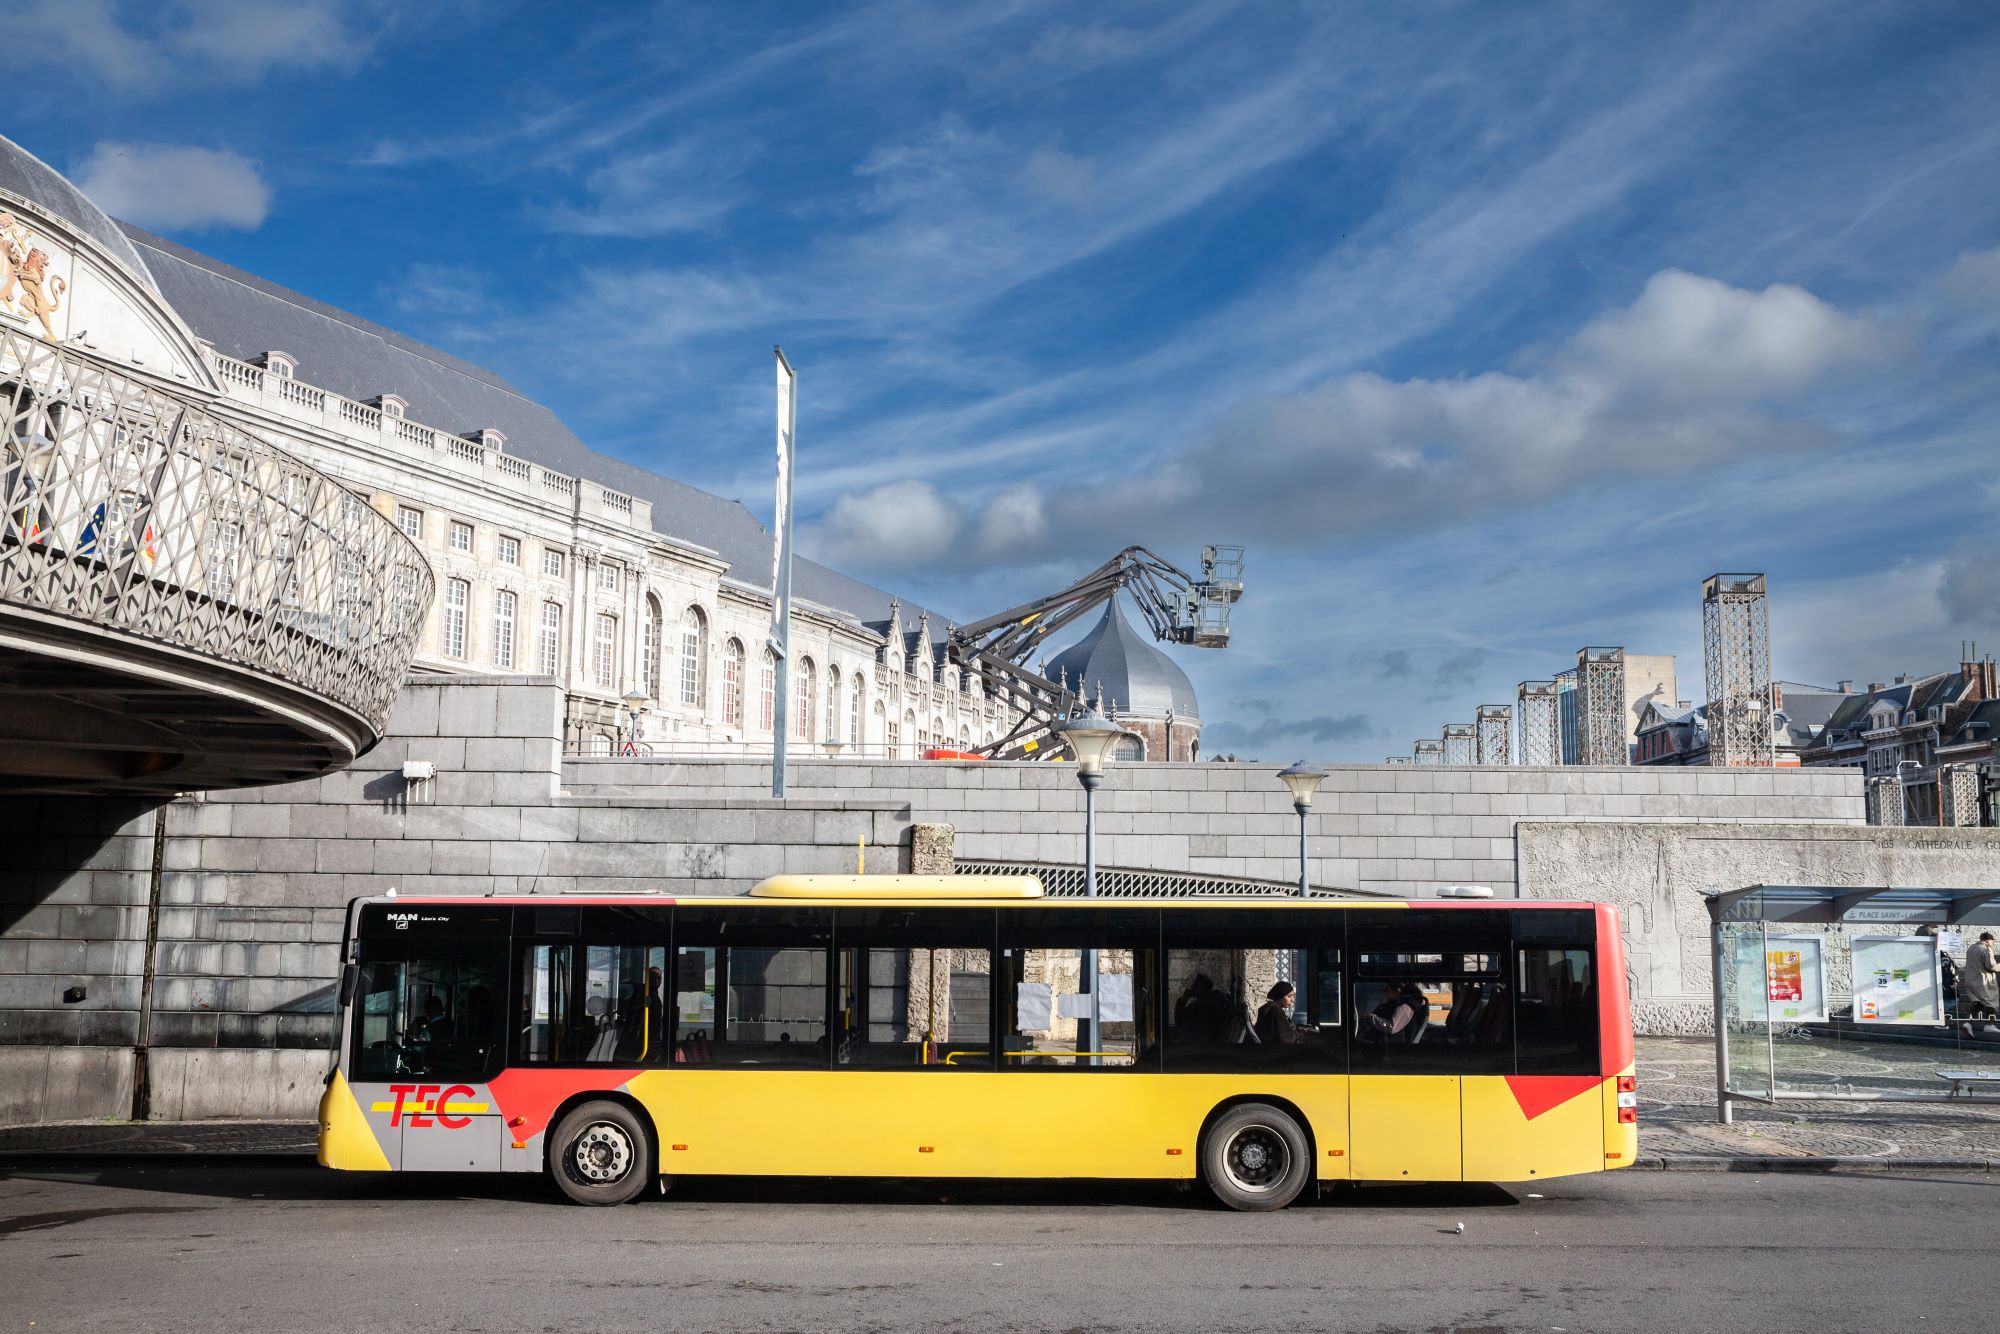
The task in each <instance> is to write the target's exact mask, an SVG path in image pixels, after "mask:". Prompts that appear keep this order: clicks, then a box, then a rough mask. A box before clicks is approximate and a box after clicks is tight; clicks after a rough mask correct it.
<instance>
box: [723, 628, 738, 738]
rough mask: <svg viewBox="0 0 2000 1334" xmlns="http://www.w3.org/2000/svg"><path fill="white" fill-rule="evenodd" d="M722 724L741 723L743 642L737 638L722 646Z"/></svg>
mask: <svg viewBox="0 0 2000 1334" xmlns="http://www.w3.org/2000/svg"><path fill="white" fill-rule="evenodd" d="M722 725H723V726H724V727H741V726H742V725H743V643H742V641H741V640H737V639H732V640H730V641H729V642H728V643H727V644H725V645H723V647H722Z"/></svg>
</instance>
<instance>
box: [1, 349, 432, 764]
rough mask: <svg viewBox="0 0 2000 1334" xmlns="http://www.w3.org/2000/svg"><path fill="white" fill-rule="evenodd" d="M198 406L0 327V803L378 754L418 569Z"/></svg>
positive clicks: (427, 577)
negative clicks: (3, 424)
mask: <svg viewBox="0 0 2000 1334" xmlns="http://www.w3.org/2000/svg"><path fill="white" fill-rule="evenodd" d="M205 401H206V400H205V399H204V398H202V397H201V396H200V395H199V394H198V393H195V392H188V391H183V390H179V389H177V388H175V387H173V386H170V385H164V384H161V383H159V382H157V381H154V380H151V379H147V378H143V377H142V376H141V375H139V374H136V373H134V372H132V371H129V370H125V369H121V368H120V367H118V366H116V365H114V364H111V363H108V362H106V361H104V360H102V359H100V358H98V357H96V356H93V355H90V354H88V353H85V352H82V351H79V350H76V349H74V348H68V347H63V346H61V345H58V344H55V343H50V342H46V341H44V340H42V339H39V338H36V337H33V336H31V335H29V334H26V333H22V332H19V331H16V330H11V329H0V408H4V410H5V411H6V413H7V420H8V431H7V436H6V440H5V451H6V473H5V479H4V484H0V496H4V502H5V509H4V522H0V792H35V791H41V792H73V791H90V792H131V793H168V792H178V791H188V790H194V789H201V788H211V787H222V786H241V785H247V784H255V783H270V782H283V781H289V780H294V779H298V778H304V777H310V776H313V775H316V774H321V773H326V772H330V771H331V770H334V769H337V768H339V767H340V766H342V765H344V764H346V763H348V762H349V761H350V760H352V759H353V758H354V757H355V756H356V755H357V754H359V753H361V752H362V751H364V750H366V749H367V748H368V747H370V746H372V745H373V744H374V743H375V741H376V740H377V739H378V738H379V737H380V735H381V730H382V727H383V725H384V723H385V722H386V721H387V719H388V715H389V710H390V707H391V706H392V704H393V703H394V702H395V697H396V690H397V687H398V686H399V685H400V683H401V681H402V679H403V675H404V672H405V671H406V669H407V668H408V666H409V662H410V658H411V655H412V653H413V652H414V651H415V647H416V640H417V635H418V632H419V630H420V629H421V627H422V625H423V619H424V615H425V613H426V611H427V610H428V608H429V606H430V600H431V593H432V582H433V581H432V576H431V573H430V570H429V567H428V565H427V564H426V562H425V560H424V558H423V556H422V554H421V553H420V552H419V551H418V550H417V549H416V548H415V546H414V545H412V544H411V543H410V541H409V540H408V539H407V538H405V537H404V536H403V534H402V533H401V532H399V531H398V530H397V529H396V527H395V526H394V525H393V524H392V523H391V522H390V521H389V520H388V519H387V518H385V517H384V516H383V515H381V514H379V513H377V512H376V511H375V509H374V508H373V507H372V506H371V505H370V504H369V503H368V501H367V500H366V499H365V498H364V497H362V496H359V495H356V494H354V493H353V492H350V491H348V490H346V489H345V488H343V487H342V486H340V485H339V484H338V483H337V482H335V481H334V480H333V479H332V478H330V477H327V476H326V475H325V474H323V473H320V472H318V471H317V470H315V469H313V468H311V467H309V466H307V465H306V464H304V463H302V462H300V461H299V460H297V459H295V458H293V457H291V456H290V455H288V454H286V453H284V452H282V451H280V450H278V449H276V448H273V447H272V446H271V445H269V444H267V443H265V442H264V441H262V440H260V439H258V438H257V437H255V436H253V435H251V434H249V433H248V432H245V431H243V430H242V429H240V428H238V427H236V426H234V425H232V424H230V423H229V422H227V421H225V420H223V419H221V418H220V417H217V416H215V415H214V414H212V413H210V412H209V411H208V410H207V409H206V407H205V406H204V404H205Z"/></svg>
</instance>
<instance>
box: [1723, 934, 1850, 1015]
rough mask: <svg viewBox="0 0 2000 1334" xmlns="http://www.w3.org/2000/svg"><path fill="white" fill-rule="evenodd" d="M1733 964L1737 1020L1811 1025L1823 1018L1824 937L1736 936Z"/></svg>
mask: <svg viewBox="0 0 2000 1334" xmlns="http://www.w3.org/2000/svg"><path fill="white" fill-rule="evenodd" d="M1735 964H1736V995H1737V1004H1738V1006H1739V1007H1740V1009H1741V1011H1742V1018H1744V1019H1746V1020H1758V1019H1767V1018H1768V1019H1771V1020H1773V1021H1775V1022H1779V1023H1817V1022H1820V1021H1823V1020H1825V1018H1826V1017H1827V1016H1826V939H1825V937H1823V936H1768V937H1762V938H1760V937H1758V936H1756V935H1741V936H1738V937H1737V938H1736V957H1735Z"/></svg>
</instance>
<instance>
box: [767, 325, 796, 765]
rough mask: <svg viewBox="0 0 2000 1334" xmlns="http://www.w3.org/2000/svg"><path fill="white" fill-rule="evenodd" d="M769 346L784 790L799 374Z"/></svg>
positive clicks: (776, 716) (776, 726)
mask: <svg viewBox="0 0 2000 1334" xmlns="http://www.w3.org/2000/svg"><path fill="white" fill-rule="evenodd" d="M771 352H772V353H773V355H774V356H775V357H776V359H777V363H778V503H777V508H776V511H775V512H774V514H773V522H772V525H771V526H772V527H773V528H775V529H776V530H777V532H776V534H775V535H774V537H773V540H772V545H773V548H774V550H773V551H772V553H771V653H772V656H773V657H774V658H776V659H777V672H776V678H777V679H776V680H775V681H774V682H773V684H774V685H775V686H776V690H777V693H776V698H775V699H773V700H772V709H771V795H772V796H773V797H782V796H784V795H785V741H786V739H787V737H788V736H789V735H790V732H791V722H790V719H791V702H792V701H791V694H792V690H791V685H790V681H791V674H792V673H791V666H792V664H791V655H792V457H793V453H794V450H795V448H796V446H797V443H798V432H799V378H798V376H797V375H795V374H794V373H793V371H792V363H791V362H789V361H786V360H785V349H783V348H782V347H774V348H772V349H771Z"/></svg>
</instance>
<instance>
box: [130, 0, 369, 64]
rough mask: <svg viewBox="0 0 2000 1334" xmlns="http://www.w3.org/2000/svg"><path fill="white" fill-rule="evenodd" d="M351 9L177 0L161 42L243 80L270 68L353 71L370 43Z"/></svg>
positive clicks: (307, 3) (330, 2) (325, 4)
mask: <svg viewBox="0 0 2000 1334" xmlns="http://www.w3.org/2000/svg"><path fill="white" fill-rule="evenodd" d="M350 10H351V7H350V6H348V5H345V4H340V3H337V2H336V0H286V2H285V3H283V4H271V3H268V0H182V3H181V4H180V5H178V6H176V7H175V8H174V9H173V10H171V11H169V12H170V14H171V17H170V18H168V20H167V22H166V24H165V25H164V26H165V32H164V41H165V43H166V45H167V46H168V47H169V48H170V49H171V50H173V51H174V52H176V53H177V54H179V55H181V56H183V57H186V58H190V59H193V60H197V61H201V62H203V63H205V64H208V65H211V66H213V67H214V68H215V69H216V70H218V71H219V72H222V73H224V74H227V75H229V76H231V77H235V78H239V79H243V80H246V81H248V80H255V79H259V78H262V77H263V76H264V75H265V74H266V73H267V72H269V71H271V70H274V69H315V68H320V67H330V68H334V69H349V70H351V69H353V68H355V67H356V66H357V65H359V64H360V63H361V61H362V60H363V59H364V58H365V57H366V56H367V54H368V51H369V47H370V42H369V40H368V39H367V38H366V37H364V36H363V35H362V34H361V33H359V32H357V31H356V28H358V27H361V26H363V25H362V22H361V20H360V17H359V16H358V15H355V14H353V13H351V12H350Z"/></svg>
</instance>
